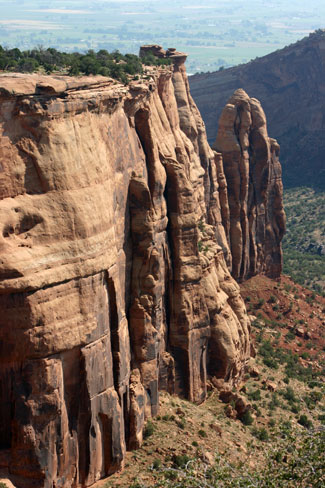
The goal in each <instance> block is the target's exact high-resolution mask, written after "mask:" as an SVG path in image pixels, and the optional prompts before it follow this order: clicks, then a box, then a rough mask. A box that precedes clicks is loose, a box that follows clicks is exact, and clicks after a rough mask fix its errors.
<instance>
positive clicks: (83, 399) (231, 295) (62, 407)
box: [0, 51, 250, 488]
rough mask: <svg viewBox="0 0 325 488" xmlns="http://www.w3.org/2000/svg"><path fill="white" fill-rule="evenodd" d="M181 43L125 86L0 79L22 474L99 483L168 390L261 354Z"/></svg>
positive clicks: (0, 354)
mask: <svg viewBox="0 0 325 488" xmlns="http://www.w3.org/2000/svg"><path fill="white" fill-rule="evenodd" d="M173 52H174V51H173ZM171 57H172V58H173V60H174V65H173V67H171V68H165V69H158V70H157V69H156V70H152V72H151V74H150V73H149V74H147V79H146V80H145V81H142V82H131V83H130V84H129V86H128V87H125V86H123V85H121V84H119V83H117V82H113V80H109V79H106V78H101V77H90V78H76V79H73V78H69V79H67V78H65V77H48V76H44V77H41V76H39V75H28V76H25V75H21V76H19V75H8V76H6V75H2V76H1V77H0V161H1V172H0V198H1V202H0V225H1V233H0V254H1V259H0V277H1V282H0V310H1V318H0V419H1V422H0V449H1V450H2V451H6V454H7V456H2V458H7V459H8V469H9V472H10V473H11V474H14V475H16V479H15V482H16V485H17V486H18V487H20V486H35V487H45V488H50V487H51V488H52V487H53V486H56V487H57V488H67V487H75V486H90V485H91V484H93V483H94V482H95V481H96V480H98V479H100V478H102V477H104V476H106V475H108V474H110V473H112V472H114V471H116V470H118V469H120V468H121V467H122V466H123V459H124V454H125V450H126V449H128V448H135V447H137V446H139V445H140V444H141V442H142V430H143V426H144V421H145V419H146V418H148V417H150V416H151V415H154V414H155V413H156V412H157V409H158V406H159V400H158V392H159V390H161V389H164V390H167V391H169V392H170V393H177V394H181V395H183V396H185V397H187V398H188V399H190V400H192V401H195V402H201V401H203V400H204V399H205V397H206V378H207V376H208V375H211V376H215V377H217V378H222V379H223V380H225V381H226V382H228V383H229V384H236V382H238V381H239V380H240V377H241V374H242V372H243V368H244V365H245V362H246V360H247V359H248V357H249V350H250V347H249V319H248V316H247V313H246V309H245V306H244V303H243V300H242V299H241V296H240V293H239V286H238V284H237V283H236V282H235V280H234V279H233V278H232V277H231V275H230V273H229V270H228V267H227V263H228V264H229V265H230V263H231V254H230V251H229V246H228V241H227V236H228V237H229V235H230V234H231V225H230V226H229V223H228V216H229V215H230V212H231V206H230V208H229V207H228V204H227V186H226V179H225V175H224V172H223V166H222V161H221V157H220V154H217V153H216V152H214V151H212V150H211V149H210V147H209V146H208V144H207V139H206V134H205V128H204V124H203V122H202V120H201V117H200V115H199V112H198V110H197V108H196V106H195V104H194V102H193V100H192V98H191V96H190V94H189V89H188V83H187V78H186V74H185V68H184V60H185V59H186V56H185V55H184V54H181V53H175V52H174V55H173V56H171ZM220 200H221V202H222V206H221V205H220ZM225 257H226V260H227V263H226V260H225Z"/></svg>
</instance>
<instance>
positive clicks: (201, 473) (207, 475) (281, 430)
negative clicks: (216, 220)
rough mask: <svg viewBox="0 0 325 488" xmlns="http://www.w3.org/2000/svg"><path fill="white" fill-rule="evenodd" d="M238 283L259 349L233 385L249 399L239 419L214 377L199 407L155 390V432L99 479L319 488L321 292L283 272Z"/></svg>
mask: <svg viewBox="0 0 325 488" xmlns="http://www.w3.org/2000/svg"><path fill="white" fill-rule="evenodd" d="M241 290H242V295H243V296H244V297H245V300H246V304H247V306H248V308H249V309H250V314H251V320H252V338H253V341H254V342H255V348H256V351H257V356H256V358H255V360H252V362H251V363H250V364H249V366H248V368H247V374H246V377H245V381H244V382H243V383H242V384H241V385H240V387H239V390H240V391H239V392H232V393H234V395H238V394H239V395H240V397H241V398H242V399H243V401H244V403H246V405H247V406H248V409H247V410H246V413H245V414H244V415H242V416H241V417H240V418H238V416H237V418H236V412H235V408H236V402H235V401H234V399H232V400H230V402H229V403H226V404H225V403H223V402H221V400H220V399H219V392H218V390H216V389H214V387H213V382H212V381H211V382H208V387H209V388H210V392H209V397H208V399H207V400H206V402H204V403H203V404H202V405H199V406H198V405H193V404H191V403H190V402H188V401H185V400H183V399H180V398H177V397H173V396H170V395H168V394H164V393H163V394H161V399H160V412H159V415H158V416H157V417H156V418H154V419H152V420H151V421H150V422H149V425H151V424H152V425H153V429H152V435H150V437H149V438H148V437H147V438H146V439H145V441H144V444H143V447H142V448H141V449H139V450H138V451H134V452H132V453H128V458H127V462H126V469H125V471H124V472H122V473H120V474H116V475H113V476H112V477H111V478H109V479H108V480H106V481H103V482H101V486H104V487H105V488H117V487H126V486H127V487H130V488H149V487H161V488H163V487H173V488H176V487H178V488H189V487H191V488H222V487H224V488H230V487H231V488H233V487H237V488H248V487H256V488H320V487H322V486H323V485H324V482H325V478H324V476H325V472H324V463H323V452H324V448H325V430H324V429H325V388H324V376H325V369H324V368H325V341H324V329H325V327H324V325H325V324H324V319H325V315H324V313H325V299H324V298H323V297H320V296H315V297H314V299H313V300H312V302H310V300H309V298H310V297H311V296H312V292H311V291H308V290H305V289H303V288H302V287H301V286H300V285H295V284H294V283H293V282H292V281H291V280H290V279H288V278H287V277H283V278H281V280H280V281H279V282H275V281H273V280H271V279H269V278H266V277H263V276H256V277H254V278H252V279H251V280H248V281H246V282H244V283H243V284H241ZM291 303H292V306H291V305H290V304H291ZM256 306H258V308H256ZM274 308H275V310H274ZM253 314H254V315H255V318H254V316H253ZM311 315H312V317H311ZM234 414H235V415H234Z"/></svg>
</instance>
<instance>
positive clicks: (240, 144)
mask: <svg viewBox="0 0 325 488" xmlns="http://www.w3.org/2000/svg"><path fill="white" fill-rule="evenodd" d="M214 147H215V148H216V149H217V150H218V151H220V152H221V154H222V158H223V166H224V172H225V177H226V182H227V190H228V191H227V193H228V205H229V224H230V226H229V242H230V249H231V255H232V275H233V277H234V278H235V279H236V280H239V281H242V280H245V279H247V278H249V277H250V276H253V275H256V274H258V273H265V274H267V275H268V276H270V277H271V278H278V277H279V276H280V274H281V270H282V249H281V240H282V237H283V234H284V231H285V214H284V209H283V201H282V197H283V187H282V178H281V165H280V162H279V145H278V144H277V142H276V140H275V139H271V138H269V136H268V133H267V128H266V119H265V114H264V111H263V109H262V107H261V104H260V103H259V101H258V100H256V99H255V98H249V96H248V95H247V94H246V93H245V92H244V90H241V89H239V90H237V91H236V92H235V93H234V94H233V96H232V97H231V98H230V99H229V101H228V103H227V105H226V107H225V108H224V110H223V112H222V114H221V117H220V120H219V129H218V135H217V138H216V141H215V144H214Z"/></svg>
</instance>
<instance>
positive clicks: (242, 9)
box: [0, 0, 325, 73]
mask: <svg viewBox="0 0 325 488" xmlns="http://www.w3.org/2000/svg"><path fill="white" fill-rule="evenodd" d="M322 19H325V2H324V1H323V0H311V1H309V2H308V3H306V2H305V1H304V0H292V1H291V2H286V1H284V0H269V1H266V0H247V1H243V0H231V1H230V0H220V1H216V0H205V1H204V3H203V4H198V2H197V0H196V1H191V0H189V1H185V0H174V1H171V0H166V1H164V2H161V1H160V0H150V1H148V0H133V1H132V0H125V1H121V0H116V1H110V0H88V1H85V0H64V1H63V0H48V1H46V2H45V0H11V1H8V0H0V45H2V46H3V47H8V48H13V47H18V48H19V49H21V50H25V49H30V48H33V47H35V46H40V45H41V46H44V47H55V48H57V49H60V50H66V51H87V50H88V49H94V50H99V49H107V50H109V51H112V50H114V49H118V50H120V51H121V52H122V53H126V52H130V53H135V54H136V53H138V50H139V46H140V45H142V44H147V43H157V44H162V45H163V46H164V47H176V48H177V49H179V50H182V51H185V52H187V53H188V54H189V59H188V62H187V69H188V72H189V73H196V72H201V71H215V70H217V69H219V68H220V67H222V66H223V67H228V66H232V65H236V64H240V63H245V62H248V61H250V60H251V59H254V58H255V57H257V56H263V55H265V54H268V53H270V52H272V51H275V50H276V49H279V48H281V47H283V46H285V45H288V44H291V43H293V42H295V41H296V40H298V39H300V38H302V37H304V36H305V35H308V33H309V32H311V31H313V30H315V29H318V28H322V27H324V25H322Z"/></svg>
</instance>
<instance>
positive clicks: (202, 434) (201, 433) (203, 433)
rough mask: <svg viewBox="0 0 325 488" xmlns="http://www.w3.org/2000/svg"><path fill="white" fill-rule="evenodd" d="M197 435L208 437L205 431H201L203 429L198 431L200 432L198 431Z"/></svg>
mask: <svg viewBox="0 0 325 488" xmlns="http://www.w3.org/2000/svg"><path fill="white" fill-rule="evenodd" d="M198 434H199V436H200V437H208V435H207V433H206V431H205V430H203V429H200V430H199V431H198Z"/></svg>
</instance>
